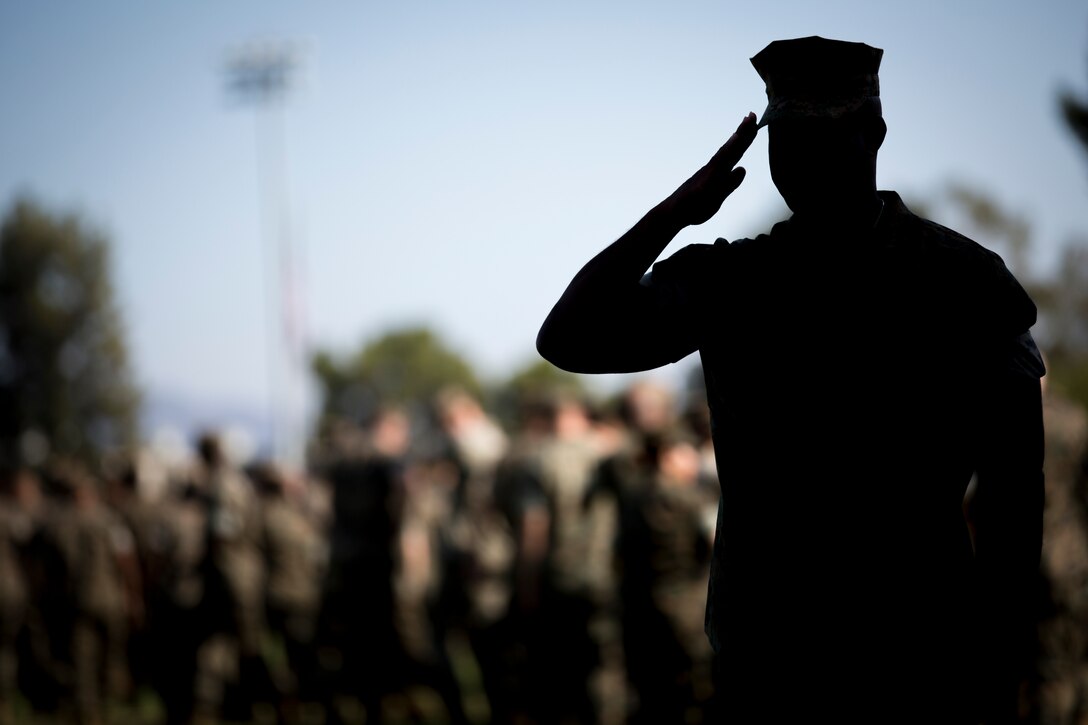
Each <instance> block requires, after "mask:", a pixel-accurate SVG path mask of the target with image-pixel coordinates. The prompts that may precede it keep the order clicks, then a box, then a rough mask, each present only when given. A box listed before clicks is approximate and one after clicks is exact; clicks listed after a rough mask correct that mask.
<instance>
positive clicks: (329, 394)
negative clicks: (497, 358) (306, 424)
mask: <svg viewBox="0 0 1088 725" xmlns="http://www.w3.org/2000/svg"><path fill="white" fill-rule="evenodd" d="M313 371H314V374H315V375H317V379H318V382H319V383H320V385H321V387H322V390H323V392H324V399H325V403H324V414H325V415H326V416H333V417H338V418H346V419H348V420H352V421H356V422H362V421H365V420H367V419H368V418H369V417H370V415H372V414H373V412H374V411H375V410H376V409H377V407H378V406H380V405H383V404H386V403H399V404H413V403H427V402H429V401H430V399H431V398H432V397H433V396H434V394H435V393H437V392H438V391H439V390H441V389H442V388H444V387H446V386H449V385H456V386H459V387H461V388H464V389H465V390H467V391H468V392H470V393H472V394H473V395H476V396H479V395H480V391H481V388H480V382H479V380H478V378H477V376H476V373H475V372H474V371H473V369H472V366H471V365H470V364H469V363H468V362H467V361H466V360H465V359H464V358H462V357H461V356H460V355H459V354H457V353H456V352H454V351H453V350H452V349H450V348H449V347H448V346H447V345H446V343H445V342H444V341H443V340H442V339H440V338H439V337H438V336H437V335H436V334H435V333H434V332H433V331H431V330H429V329H427V328H426V327H411V328H405V329H400V330H394V331H392V332H389V333H387V334H385V335H383V336H381V337H379V338H378V339H376V340H373V341H371V342H369V343H367V344H366V345H364V346H363V347H362V349H361V350H359V351H358V352H357V353H355V354H353V355H350V356H348V357H347V358H346V359H337V358H336V357H334V356H333V355H332V354H330V353H328V352H324V351H322V352H318V353H317V354H316V355H315V356H314V359H313Z"/></svg>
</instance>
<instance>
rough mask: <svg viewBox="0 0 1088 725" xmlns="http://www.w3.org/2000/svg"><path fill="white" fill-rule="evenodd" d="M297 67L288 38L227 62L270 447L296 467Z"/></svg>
mask: <svg viewBox="0 0 1088 725" xmlns="http://www.w3.org/2000/svg"><path fill="white" fill-rule="evenodd" d="M297 67H298V62H297V54H296V53H295V50H294V48H293V47H292V46H291V45H289V44H287V43H272V42H265V43H252V44H249V45H246V46H244V47H243V48H241V49H240V50H238V51H236V52H235V53H233V54H232V56H231V57H230V59H229V60H228V62H227V65H226V80H227V91H228V92H229V93H230V94H231V95H232V96H234V97H235V98H237V99H238V100H239V101H241V102H242V103H244V104H246V105H249V106H252V107H253V108H254V109H255V110H256V113H255V118H256V127H255V128H256V141H257V149H256V153H257V183H258V187H259V190H258V193H259V208H260V216H261V223H260V229H261V237H262V246H263V248H264V254H263V257H264V264H263V266H264V273H265V296H266V300H265V309H266V318H267V327H268V331H267V336H268V346H267V347H268V352H267V354H268V362H267V368H268V370H267V373H268V410H269V421H270V424H271V430H270V435H271V440H270V441H269V442H270V446H271V453H272V456H273V458H275V459H276V460H278V461H280V462H283V463H288V464H290V465H295V466H300V465H301V464H302V459H303V455H304V449H305V442H304V440H303V436H304V430H303V428H304V424H303V420H302V418H303V415H304V413H303V412H302V411H303V408H304V401H303V400H302V396H303V395H304V385H303V383H302V381H300V380H299V379H298V378H299V377H300V372H301V371H300V370H299V368H300V367H301V363H302V362H303V361H302V348H303V340H302V330H301V321H300V320H299V319H297V317H299V316H300V314H299V310H298V303H299V302H300V300H299V299H298V297H297V292H298V291H297V290H296V289H295V288H294V283H295V282H296V280H295V265H294V256H295V250H294V248H293V244H292V235H291V218H290V207H289V204H288V187H287V164H286V144H285V140H284V124H283V106H284V101H285V99H286V97H287V94H288V92H289V90H290V87H291V81H292V79H293V77H294V75H295V71H296V69H297Z"/></svg>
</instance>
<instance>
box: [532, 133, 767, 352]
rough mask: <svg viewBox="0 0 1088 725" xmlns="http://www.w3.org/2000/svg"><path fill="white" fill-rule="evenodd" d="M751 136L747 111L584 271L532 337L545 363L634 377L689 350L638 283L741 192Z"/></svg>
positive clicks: (684, 336)
mask: <svg viewBox="0 0 1088 725" xmlns="http://www.w3.org/2000/svg"><path fill="white" fill-rule="evenodd" d="M755 135H756V117H755V114H752V113H750V114H748V115H747V116H745V118H744V120H743V121H741V123H740V126H738V127H737V130H736V132H735V133H734V134H733V135H732V136H730V137H729V140H728V141H726V142H725V144H724V145H723V146H722V147H721V148H720V149H718V151H717V153H715V154H714V156H713V157H711V159H710V161H708V162H707V163H706V165H705V166H703V167H702V168H701V169H699V170H698V171H697V172H695V174H694V175H693V176H692V177H691V178H690V179H688V180H687V181H685V182H684V183H683V184H682V185H680V187H679V188H678V189H677V190H676V191H674V192H673V193H672V194H671V195H670V196H669V197H668V198H667V199H665V200H664V201H663V202H661V203H660V204H658V205H657V206H655V207H654V208H653V209H651V210H650V211H649V212H648V213H647V214H646V216H644V217H642V219H641V220H639V222H638V223H637V224H635V226H634V227H632V228H631V230H630V231H628V232H627V233H626V234H624V235H623V236H622V237H620V238H619V239H617V240H616V241H615V242H613V243H612V244H611V245H609V246H608V247H607V248H605V249H604V251H602V252H601V253H600V254H598V255H597V256H595V257H594V258H593V259H591V260H589V262H588V263H586V265H585V266H584V267H582V269H581V270H580V271H579V272H578V274H576V275H575V276H574V279H573V280H572V281H571V283H570V284H569V285H568V286H567V289H566V291H565V292H563V295H562V296H561V297H560V298H559V301H558V302H556V303H555V307H553V308H552V311H551V313H550V314H549V315H548V318H547V319H546V320H545V321H544V324H543V326H541V328H540V333H539V334H538V335H537V339H536V346H537V350H538V351H539V352H540V354H541V355H542V356H543V357H544V358H545V359H547V360H549V361H550V362H551V363H553V364H554V365H556V366H558V367H560V368H563V369H565V370H570V371H573V372H580V373H617V372H636V371H640V370H649V369H652V368H656V367H660V366H661V365H664V364H666V363H669V362H673V361H674V360H677V359H678V358H680V357H682V356H683V355H685V354H687V353H690V352H693V351H694V350H695V347H696V342H695V341H694V340H692V339H688V334H687V333H684V332H682V331H681V330H682V327H681V326H680V325H676V324H675V321H673V320H669V319H667V315H666V314H665V311H664V310H662V309H661V308H660V307H659V306H658V305H657V303H656V302H655V296H654V295H653V294H652V292H651V290H649V289H648V288H646V287H645V286H643V285H642V284H640V281H641V279H642V276H643V275H644V274H645V272H646V270H647V269H649V267H650V265H651V264H653V263H654V260H656V259H657V257H658V255H660V254H661V252H662V250H663V249H665V247H666V246H668V244H669V242H671V241H672V240H673V238H674V237H675V236H676V235H677V234H678V233H679V232H680V230H681V229H683V228H684V227H687V226H690V225H696V224H702V223H703V222H705V221H707V220H708V219H710V218H711V217H712V216H714V214H716V213H717V212H718V210H719V209H720V208H721V205H722V202H724V201H725V198H726V197H727V196H729V195H730V194H731V193H732V192H733V191H734V190H735V189H736V188H737V187H738V186H740V183H741V181H743V179H744V169H743V168H741V167H738V166H737V163H738V162H739V161H740V158H741V156H742V155H743V154H744V152H745V151H746V150H747V149H748V147H749V146H750V145H751V143H752V139H754V138H755Z"/></svg>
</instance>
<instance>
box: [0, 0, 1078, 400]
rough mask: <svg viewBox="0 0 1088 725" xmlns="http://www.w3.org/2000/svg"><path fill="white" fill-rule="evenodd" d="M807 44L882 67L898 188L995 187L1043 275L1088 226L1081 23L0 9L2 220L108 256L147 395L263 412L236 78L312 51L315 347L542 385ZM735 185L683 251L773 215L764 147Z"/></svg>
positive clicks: (639, 13)
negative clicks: (570, 333) (573, 306)
mask: <svg viewBox="0 0 1088 725" xmlns="http://www.w3.org/2000/svg"><path fill="white" fill-rule="evenodd" d="M742 8H743V9H742ZM803 35H823V36H825V37H833V38H841V39H846V40H859V41H864V42H867V43H869V44H870V45H875V46H878V47H881V48H884V50H885V55H884V62H883V65H882V67H881V85H882V94H883V98H884V111H885V117H886V119H887V121H888V125H889V128H890V132H889V135H888V139H887V142H886V145H885V147H884V149H883V151H882V154H881V161H880V171H879V180H880V185H881V186H882V187H884V188H895V189H897V190H899V191H900V192H902V193H903V194H904V195H905V196H907V197H908V198H910V197H914V198H922V199H936V198H939V196H940V194H941V190H942V188H944V186H945V185H946V184H947V183H948V182H950V181H954V180H955V181H961V182H964V183H966V184H969V185H972V186H975V187H978V188H980V189H981V190H984V191H986V192H987V193H989V194H991V195H992V196H993V197H994V198H995V199H996V200H997V201H998V202H1000V203H1001V204H1002V205H1004V206H1006V207H1008V208H1009V209H1010V210H1011V211H1013V212H1015V213H1018V214H1021V215H1023V216H1024V217H1026V218H1027V219H1029V220H1030V221H1031V223H1032V230H1033V237H1034V241H1035V250H1034V257H1033V264H1034V265H1035V267H1036V268H1037V269H1038V270H1040V271H1046V270H1048V269H1049V268H1051V267H1052V266H1053V264H1054V262H1055V259H1056V250H1057V249H1058V248H1059V246H1060V245H1061V244H1062V243H1063V242H1064V241H1065V240H1066V239H1067V238H1068V237H1070V236H1071V235H1073V234H1074V233H1077V232H1084V231H1085V230H1088V158H1084V157H1082V156H1080V155H1079V154H1078V152H1077V148H1076V146H1075V144H1074V143H1073V141H1072V140H1071V138H1070V137H1069V136H1068V134H1067V133H1066V132H1065V130H1064V129H1063V128H1062V126H1061V123H1060V120H1059V118H1058V114H1057V104H1056V94H1057V92H1058V90H1059V89H1060V88H1062V87H1068V88H1070V89H1072V90H1074V91H1076V92H1077V93H1079V94H1080V95H1081V96H1088V6H1085V4H1084V3H1083V0H1075V1H1074V0H1069V1H1064V2H1057V1H1055V2H1037V3H1026V2H1021V1H1020V0H1010V1H1007V2H1006V1H1003V2H992V1H991V2H982V1H979V0H975V1H960V2H954V3H953V2H947V1H944V2H910V3H907V2H901V3H898V4H896V5H895V6H892V5H891V4H889V3H874V2H871V1H870V2H860V1H858V2H823V3H810V2H773V3H770V2H769V3H746V4H745V5H743V6H742V5H740V4H738V3H724V2H720V1H715V2H677V3H665V2H659V3H652V4H651V3H639V2H601V3H584V2H566V1H558V2H548V3H535V4H531V5H527V4H523V3H503V2H461V3H452V2H450V3H397V2H385V3H374V2H367V3H326V4H313V3H305V4H304V3H290V4H288V3H280V2H255V1H249V0H245V1H237V2H231V3H212V2H204V3H150V4H149V3H117V2H107V1H105V0H95V2H93V3H78V4H75V3H73V4H55V3H29V2H13V3H4V4H3V5H0V90H2V92H3V97H4V103H3V107H2V108H3V111H2V113H0V202H2V203H3V205H4V206H5V207H6V206H7V204H9V203H10V201H11V199H13V198H14V196H15V195H16V194H17V193H20V192H28V193H31V194H33V195H35V196H36V197H37V198H39V199H40V200H41V201H43V202H44V203H46V204H48V205H50V206H53V207H55V208H58V209H62V210H70V209H75V210H80V211H82V212H84V213H85V214H86V215H87V216H88V217H89V218H90V219H91V220H93V221H94V222H96V223H97V224H99V225H100V226H101V227H103V228H105V229H106V230H107V231H108V232H109V234H110V236H111V238H112V240H113V242H114V252H115V253H114V270H115V274H116V279H117V284H118V291H119V295H120V300H121V303H122V305H123V312H124V316H125V319H126V320H127V326H128V331H129V337H130V343H131V348H132V353H133V357H134V362H135V367H136V371H137V374H138V376H139V379H140V382H141V383H142V385H143V386H144V387H145V388H148V389H150V390H153V391H160V392H162V391H165V392H167V393H169V394H171V395H176V396H189V397H191V398H193V399H199V400H206V401H207V400H228V401H231V402H237V403H240V404H244V405H251V406H257V407H259V406H261V405H262V404H263V402H264V400H265V396H266V390H267V386H268V383H267V377H266V376H267V370H266V366H265V355H266V351H267V349H268V341H267V334H268V327H267V324H266V318H265V315H264V304H265V301H266V293H265V284H264V283H265V274H264V268H263V266H262V265H263V264H264V256H263V254H264V246H263V244H264V243H263V241H262V236H261V227H260V216H259V209H260V207H259V205H258V199H259V196H258V187H257V166H256V164H257V162H256V143H255V140H254V117H253V112H252V111H251V110H249V109H246V108H242V107H239V106H238V104H237V103H233V102H231V101H230V99H229V98H228V95H227V93H226V92H225V90H224V83H223V73H222V68H223V64H224V62H225V60H226V58H227V57H228V54H229V52H230V51H231V49H234V48H237V47H239V46H240V45H242V44H244V43H246V42H247V41H252V40H260V39H271V40H289V41H294V42H296V43H298V44H299V46H300V48H301V49H302V52H303V68H304V70H303V74H302V78H301V83H300V84H299V87H298V88H296V89H295V91H294V92H293V93H292V95H291V98H290V101H289V104H288V106H287V109H286V112H285V127H284V129H285V136H284V137H285V141H286V148H287V157H288V167H289V175H288V180H289V198H290V207H289V211H290V218H291V220H292V229H293V233H294V237H295V239H296V240H297V241H299V242H300V243H301V244H302V247H303V248H304V259H305V265H304V267H305V270H304V280H305V289H306V299H307V303H306V319H307V326H308V329H309V337H310V339H311V341H312V342H313V343H314V344H316V345H320V346H326V347H331V348H333V349H340V350H345V349H349V348H351V347H353V346H355V345H357V344H358V343H359V342H360V341H361V340H363V339H364V338H366V337H369V336H373V335H375V334H377V333H379V332H381V331H383V330H385V329H388V328H389V327H391V326H394V325H398V324H401V323H407V322H426V323H430V324H433V325H435V326H436V327H437V328H438V329H439V330H440V331H441V332H442V333H443V334H444V335H445V336H446V337H447V338H448V339H449V340H450V341H451V342H452V343H454V344H455V345H456V346H457V347H459V348H460V349H461V351H462V352H464V353H465V354H466V355H467V356H468V357H469V358H470V359H471V360H473V361H474V362H475V363H477V365H478V366H479V367H480V368H481V369H482V370H483V371H484V372H485V373H486V374H490V375H493V376H496V377H497V376H501V375H503V374H504V373H507V372H509V371H510V370H511V369H512V368H513V367H514V366H516V365H519V364H521V363H524V362H526V361H528V360H531V359H533V356H534V354H535V353H534V350H533V339H534V337H535V334H536V330H537V327H538V325H539V323H540V322H541V320H542V319H543V317H544V316H545V314H546V313H547V311H548V309H549V308H550V306H551V304H552V303H553V302H554V300H555V298H556V297H557V296H558V294H559V293H560V292H561V291H562V289H563V287H564V286H565V285H566V282H567V281H568V280H569V278H570V277H571V275H572V274H573V273H574V272H575V271H576V270H577V268H578V267H579V266H580V265H581V264H582V263H583V262H584V261H585V260H586V259H587V258H588V257H589V256H590V255H592V254H593V253H595V252H596V251H597V250H599V249H600V248H601V247H603V246H604V245H605V244H607V243H608V242H610V241H611V240H612V239H614V238H615V237H617V236H618V235H619V234H621V233H622V232H623V231H624V230H625V229H626V228H628V227H629V226H630V225H631V224H632V223H634V222H635V221H636V220H637V219H638V217H639V216H640V215H641V214H642V213H643V212H644V211H645V210H647V209H648V208H649V207H651V206H652V205H653V204H655V203H656V202H657V201H659V200H660V199H661V198H663V197H664V196H665V195H666V194H668V193H669V192H670V191H671V190H672V189H673V188H674V187H675V186H677V185H678V184H679V183H681V182H682V181H683V180H684V179H685V178H686V177H687V175H688V174H690V173H691V172H692V171H694V170H695V169H696V168H697V167H698V166H699V165H701V164H702V163H703V162H704V161H705V160H706V158H707V157H708V156H709V155H710V154H711V153H712V152H713V151H714V150H715V149H716V148H717V147H718V145H720V143H721V142H722V141H723V140H724V139H725V138H726V137H727V136H728V134H729V133H731V131H732V129H733V128H734V127H735V126H736V124H737V122H738V121H739V120H740V118H741V117H742V116H743V115H744V114H745V113H746V112H748V111H749V110H751V111H756V112H759V111H761V110H762V108H763V105H764V103H765V97H764V95H763V87H762V83H761V81H760V80H759V78H758V76H757V75H756V73H755V72H754V70H752V68H751V65H750V64H749V61H748V58H749V57H751V56H752V55H754V54H755V53H756V52H758V51H759V50H760V49H761V48H762V47H763V46H764V45H766V44H767V43H768V42H770V41H771V40H774V39H776V38H788V37H797V36H803ZM744 164H745V166H746V167H747V168H748V170H749V174H748V178H747V180H746V181H745V183H744V185H743V186H742V188H741V189H740V190H739V191H738V192H737V193H736V194H735V195H734V197H732V198H731V199H730V200H729V201H727V203H726V206H725V208H724V209H723V211H722V212H721V213H720V214H719V216H718V217H716V218H715V219H714V220H712V221H711V222H709V223H708V224H706V225H705V226H704V227H701V228H697V229H691V230H687V231H686V232H685V233H684V234H683V235H682V236H681V237H680V238H679V239H678V240H677V242H675V243H674V244H673V245H672V246H671V247H670V249H669V250H667V251H666V254H668V253H671V251H673V250H675V249H676V248H678V247H679V246H680V245H682V244H685V243H690V242H695V241H710V240H713V239H714V238H715V237H718V236H726V237H735V236H738V235H743V234H749V233H754V232H757V231H759V230H760V229H761V228H763V227H765V226H766V224H767V222H769V221H770V220H772V218H773V217H774V216H775V215H776V214H778V213H779V209H780V206H779V205H780V202H778V201H777V194H776V192H775V191H774V187H773V185H772V184H771V182H770V179H769V175H768V173H767V170H766V142H765V140H764V136H763V135H761V136H760V138H758V139H757V141H756V144H755V146H754V147H753V148H752V150H751V151H750V153H749V157H747V158H746V160H745V162H744ZM938 220H939V221H946V220H943V219H938ZM979 241H981V242H983V243H985V242H986V240H985V239H979Z"/></svg>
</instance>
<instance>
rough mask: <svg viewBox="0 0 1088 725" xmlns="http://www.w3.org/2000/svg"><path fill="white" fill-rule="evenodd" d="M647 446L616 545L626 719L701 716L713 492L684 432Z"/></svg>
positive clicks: (705, 700) (707, 665)
mask: <svg viewBox="0 0 1088 725" xmlns="http://www.w3.org/2000/svg"><path fill="white" fill-rule="evenodd" d="M646 451H647V458H648V459H649V460H650V461H651V462H652V470H650V471H647V473H649V475H648V476H647V479H646V480H645V481H644V483H643V485H640V486H638V487H636V488H635V489H634V492H633V494H632V498H631V500H630V505H628V506H625V507H624V509H623V516H624V521H623V522H622V525H621V531H622V535H621V538H620V541H619V545H618V547H617V548H618V555H619V558H620V560H621V561H622V562H623V567H624V568H623V572H624V580H623V584H622V587H621V590H622V592H623V600H622V601H623V631H624V649H625V653H626V661H627V675H628V678H629V680H630V683H631V687H632V689H633V691H634V692H635V693H637V702H636V704H635V708H634V714H633V716H632V718H631V721H632V722H636V723H664V722H707V721H708V718H709V717H710V716H711V715H712V711H711V709H710V705H711V699H712V695H713V682H712V676H711V675H712V672H711V664H712V656H713V651H712V650H711V648H710V643H709V642H708V641H707V638H706V635H705V634H704V633H703V618H704V612H705V609H706V581H707V576H708V575H709V571H710V551H711V546H712V545H713V536H714V529H713V526H714V512H715V511H716V509H717V497H718V490H717V487H716V485H715V482H714V481H713V480H712V479H706V478H705V477H704V476H703V475H702V474H701V471H700V457H699V452H698V450H697V449H696V447H695V438H694V437H693V436H692V435H691V434H690V432H688V431H687V430H684V429H682V428H679V427H675V428H672V429H669V430H666V431H663V432H661V433H657V434H654V435H652V436H650V437H648V438H647V443H646Z"/></svg>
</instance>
